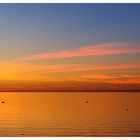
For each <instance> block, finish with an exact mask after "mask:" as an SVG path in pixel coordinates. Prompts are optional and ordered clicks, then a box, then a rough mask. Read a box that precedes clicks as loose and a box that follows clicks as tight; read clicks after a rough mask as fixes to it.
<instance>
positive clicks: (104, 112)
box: [0, 92, 140, 136]
mask: <svg viewBox="0 0 140 140" xmlns="http://www.w3.org/2000/svg"><path fill="white" fill-rule="evenodd" d="M0 136H140V92H108V93H107V92H90V93H89V92H11V93H10V92H1V93H0Z"/></svg>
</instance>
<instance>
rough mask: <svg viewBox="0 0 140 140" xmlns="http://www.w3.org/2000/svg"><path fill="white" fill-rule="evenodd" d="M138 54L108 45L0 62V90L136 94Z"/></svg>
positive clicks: (139, 84) (139, 66)
mask: <svg viewBox="0 0 140 140" xmlns="http://www.w3.org/2000/svg"><path fill="white" fill-rule="evenodd" d="M133 45H134V46H133ZM120 46H121V47H120ZM139 52H140V49H139V44H133V43H126V44H125V43H122V44H121V43H118V44H117V43H116V44H115V43H110V44H98V45H95V47H94V45H93V46H91V47H89V46H87V47H81V48H80V49H79V50H75V49H74V50H62V51H60V52H50V53H47V54H45V53H44V54H35V55H32V56H25V57H19V58H16V59H13V60H7V61H1V62H0V65H1V67H0V81H1V83H0V91H131V90H132V91H139V90H140V75H139V74H140V73H139V69H140V64H139V62H137V61H138V60H133V55H136V56H137V55H139ZM128 53H129V54H128ZM89 55H90V57H89ZM95 55H97V56H95ZM127 55H128V56H129V57H128V56H127ZM120 57H121V58H120ZM126 58H127V59H126ZM82 59H84V60H86V62H83V61H82ZM38 60H40V61H39V62H38ZM49 61H50V62H49ZM51 61H52V62H51ZM88 61H91V62H88ZM92 61H93V62H92Z"/></svg>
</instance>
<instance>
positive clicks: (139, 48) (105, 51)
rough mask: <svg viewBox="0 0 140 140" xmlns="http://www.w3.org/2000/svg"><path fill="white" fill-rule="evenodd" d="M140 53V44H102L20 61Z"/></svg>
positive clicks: (42, 54) (45, 53)
mask: <svg viewBox="0 0 140 140" xmlns="http://www.w3.org/2000/svg"><path fill="white" fill-rule="evenodd" d="M138 52H140V44H139V43H104V44H103V43H102V44H96V45H91V46H84V47H81V48H78V49H71V50H70V49H69V50H60V51H56V52H44V53H40V54H32V55H27V56H25V57H21V58H19V59H18V60H20V61H28V60H37V59H55V58H71V57H79V56H94V55H110V54H129V53H138Z"/></svg>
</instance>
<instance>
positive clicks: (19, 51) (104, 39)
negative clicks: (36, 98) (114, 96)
mask: <svg viewBox="0 0 140 140" xmlns="http://www.w3.org/2000/svg"><path fill="white" fill-rule="evenodd" d="M0 21H1V22H0V29H1V32H0V91H45V90H46V91H50V90H53V91H60V90H61V91H66V90H68V91H74V90H75V91H99V90H102V91H107V90H113V91H120V90H125V91H130V90H132V91H138V90H140V28H139V25H140V4H0Z"/></svg>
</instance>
